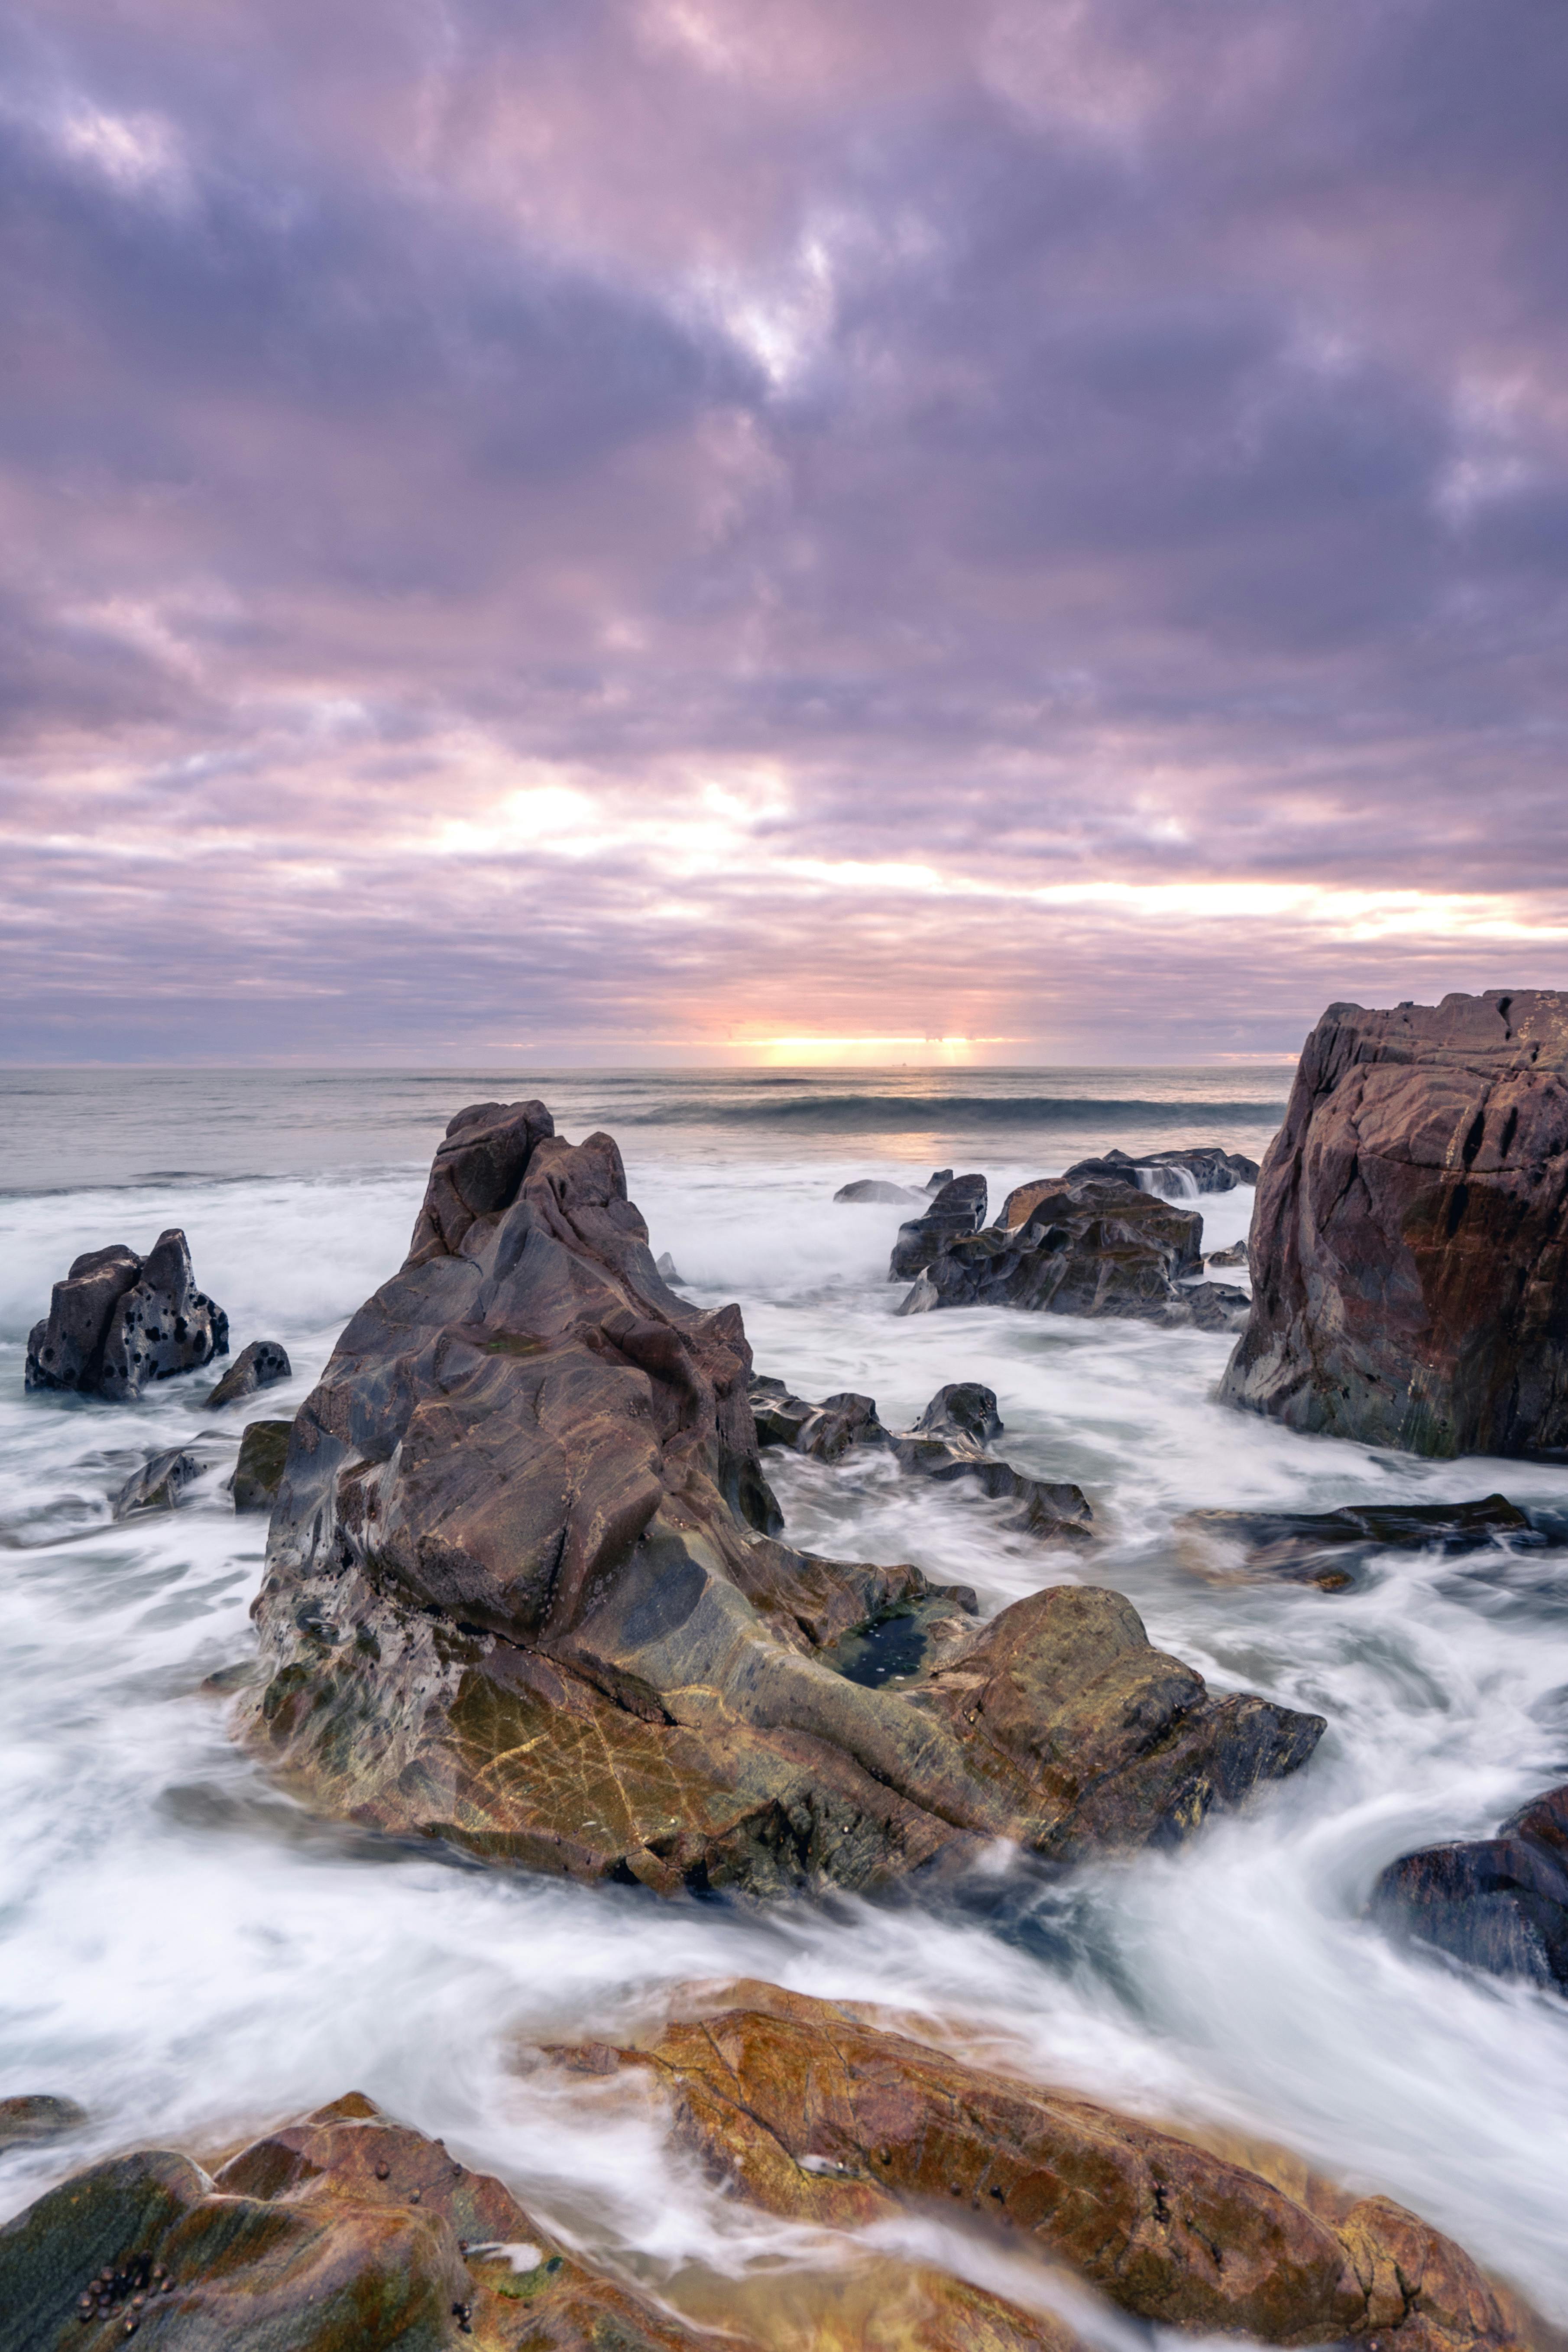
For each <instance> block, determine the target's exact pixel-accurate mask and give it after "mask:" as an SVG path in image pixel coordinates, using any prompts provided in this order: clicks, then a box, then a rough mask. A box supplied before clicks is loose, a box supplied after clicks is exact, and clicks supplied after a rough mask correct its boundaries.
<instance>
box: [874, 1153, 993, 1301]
mask: <svg viewBox="0 0 1568 2352" xmlns="http://www.w3.org/2000/svg"><path fill="white" fill-rule="evenodd" d="M985 1222H986V1180H985V1178H984V1177H983V1176H955V1177H954V1178H953V1179H952V1180H951V1181H950V1182H948V1183H946V1184H944V1185H943V1187H942V1190H941V1191H940V1192H938V1193H937V1194H936V1199H935V1200H934V1201H933V1202H932V1203H931V1206H930V1207H929V1209H927V1211H926V1212H925V1215H924V1216H923V1217H911V1218H910V1219H909V1221H908V1222H907V1223H905V1224H902V1225H900V1227H899V1229H898V1239H897V1240H896V1241H895V1242H894V1244H893V1256H892V1259H891V1260H890V1262H889V1265H888V1270H887V1271H888V1280H889V1281H890V1282H907V1281H908V1279H909V1277H910V1276H911V1275H912V1274H918V1273H919V1272H920V1269H921V1267H922V1266H924V1265H930V1263H931V1261H932V1259H933V1258H934V1257H935V1256H936V1255H937V1254H938V1252H939V1251H941V1250H943V1249H945V1248H946V1245H947V1244H948V1243H949V1242H950V1241H952V1240H953V1239H954V1238H955V1237H956V1235H957V1234H973V1233H977V1232H978V1231H979V1229H980V1227H981V1226H982V1225H983V1224H984V1223H985Z"/></svg>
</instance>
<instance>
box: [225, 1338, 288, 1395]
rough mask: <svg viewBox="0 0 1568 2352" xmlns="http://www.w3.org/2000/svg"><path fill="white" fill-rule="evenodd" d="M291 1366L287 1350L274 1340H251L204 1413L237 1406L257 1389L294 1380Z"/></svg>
mask: <svg viewBox="0 0 1568 2352" xmlns="http://www.w3.org/2000/svg"><path fill="white" fill-rule="evenodd" d="M293 1374H294V1367H293V1365H292V1364H291V1363H290V1362H289V1360H288V1355H287V1349H283V1348H280V1347H279V1346H278V1344H277V1340H276V1339H253V1340H252V1341H251V1343H250V1345H249V1347H248V1348H242V1349H240V1351H239V1354H238V1355H237V1356H236V1357H235V1360H234V1362H233V1363H232V1364H231V1365H230V1366H229V1368H228V1370H227V1371H226V1372H225V1374H224V1376H223V1379H222V1380H221V1381H219V1382H218V1384H217V1387H216V1388H215V1389H214V1391H213V1392H212V1394H211V1396H210V1397H209V1398H208V1399H207V1402H206V1410H207V1411H208V1412H211V1411H212V1409H213V1407H214V1405H225V1404H237V1403H238V1402H239V1401H240V1399H241V1398H242V1397H247V1396H254V1395H255V1394H256V1391H257V1389H270V1388H274V1387H276V1386H277V1382H278V1381H287V1380H290V1379H292V1378H293Z"/></svg>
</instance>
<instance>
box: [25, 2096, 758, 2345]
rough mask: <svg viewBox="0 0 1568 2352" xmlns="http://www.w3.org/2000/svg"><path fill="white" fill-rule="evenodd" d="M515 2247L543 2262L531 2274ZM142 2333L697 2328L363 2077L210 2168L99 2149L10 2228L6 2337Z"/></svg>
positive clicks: (467, 2336) (240, 2339)
mask: <svg viewBox="0 0 1568 2352" xmlns="http://www.w3.org/2000/svg"><path fill="white" fill-rule="evenodd" d="M508 2250H516V2252H517V2254H518V2255H519V2256H520V2255H522V2254H525V2253H531V2254H533V2255H534V2257H535V2260H534V2262H533V2263H532V2264H531V2265H530V2266H525V2267H524V2268H523V2269H521V2270H518V2269H517V2268H515V2267H514V2261H513V2258H512V2253H511V2252H509V2251H508ZM131 2336H135V2337H136V2338H137V2339H138V2352H141V2345H142V2344H145V2345H147V2346H148V2347H160V2346H162V2347H169V2352H382V2347H387V2352H390V2347H392V2346H394V2345H395V2346H396V2347H398V2352H436V2347H460V2346H464V2345H472V2346H475V2347H482V2348H483V2352H522V2347H525V2346H527V2347H530V2352H532V2347H559V2352H578V2348H579V2347H580V2348H581V2352H622V2347H624V2352H644V2347H648V2352H676V2347H683V2348H684V2347H694V2352H695V2346H696V2345H697V2344H698V2343H699V2342H700V2341H702V2338H701V2337H700V2336H697V2335H696V2334H695V2333H694V2332H693V2331H690V2330H688V2329H687V2328H685V2326H682V2325H681V2324H680V2323H679V2322H678V2321H676V2320H674V2318H672V2317H671V2316H670V2315H668V2314H667V2313H664V2312H663V2311H660V2310H657V2309H656V2308H654V2307H653V2305H650V2304H646V2303H644V2302H643V2299H642V2298H641V2297H639V2296H637V2295H635V2294H632V2293H630V2292H629V2291H628V2290H627V2289H625V2288H624V2287H622V2286H621V2285H619V2284H616V2283H614V2282H613V2281H612V2280H610V2279H607V2278H604V2277H601V2276H596V2275H594V2274H593V2273H591V2272H590V2271H588V2270H586V2269H584V2268H583V2267H582V2266H581V2265H580V2263H576V2262H574V2261H573V2260H572V2259H571V2257H570V2255H568V2254H566V2253H565V2252H563V2251H562V2250H561V2249H559V2248H558V2247H557V2246H555V2245H554V2244H553V2243H552V2242H551V2241H550V2240H549V2237H548V2236H546V2235H545V2233H544V2232H542V2231H539V2230H538V2227H537V2226H536V2225H535V2223H534V2222H533V2221H530V2220H529V2218H528V2214H527V2213H526V2212H524V2210H523V2209H522V2207H521V2206H520V2205H518V2204H517V2200H516V2199H515V2198H513V2197H512V2195H511V2194H510V2192H509V2191H508V2190H507V2189H505V2188H503V2187H502V2185H501V2183H500V2182H499V2181H498V2180H496V2179H491V2178H490V2177H489V2176H488V2175H487V2174H484V2173H473V2172H469V2171H468V2170H466V2168H465V2167H464V2166H463V2165H462V2164H460V2163H457V2162H455V2160H454V2158H451V2157H450V2156H449V2155H448V2154H447V2152H446V2150H445V2148H444V2147H443V2146H442V2145H441V2143H440V2142H439V2141H435V2140H430V2139H426V2138H425V2137H424V2136H423V2133H420V2132H416V2131H413V2130H410V2129H409V2128H408V2127H407V2126H404V2125H402V2124H398V2123H394V2122H393V2121H392V2118H391V2117H390V2116H385V2115H383V2114H382V2112H381V2110H380V2109H379V2108H377V2107H376V2106H375V2105H373V2104H372V2102H371V2100H369V2099H367V2098H364V2097H363V2096H361V2095H360V2094H358V2093H351V2094H350V2095H349V2096H348V2097H346V2098H343V2099H340V2100H337V2101H335V2102H334V2103H333V2105H330V2106H328V2107H323V2108H320V2109H319V2110H318V2111H317V2113H316V2114H315V2115H313V2116H308V2117H306V2118H305V2119H304V2120H303V2121H302V2122H300V2123H297V2124H291V2125H287V2126H284V2127H283V2128H282V2129H281V2130H278V2131H276V2132H273V2133H271V2134H269V2135H268V2136H267V2137H266V2138H264V2139H261V2140H257V2141H256V2143H255V2144H254V2145H253V2146H252V2147H247V2148H245V2149H244V2150H242V2151H241V2153H240V2154H239V2155H238V2156H236V2157H235V2158H232V2159H231V2160H230V2161H229V2162H228V2163H227V2164H225V2166H224V2167H223V2168H222V2169H221V2170H220V2171H218V2172H217V2173H216V2174H215V2175H214V2176H212V2177H209V2176H208V2175H207V2174H206V2173H204V2171H202V2169H201V2168H199V2167H198V2166H197V2165H195V2164H193V2163H192V2162H191V2161H190V2159H189V2158H186V2157H184V2156H183V2155H180V2154H177V2153H176V2152H174V2151H172V2150H168V2149H163V2150H151V2151H143V2152H141V2153H138V2154H135V2155H131V2156H124V2157H119V2158H113V2159H111V2160H110V2162H108V2163H105V2164H99V2165H95V2166H94V2167H93V2168H91V2169H90V2170H89V2171H86V2172H82V2173H78V2174H77V2175H76V2177H75V2178H74V2179H69V2180H66V2181H64V2182H62V2183H61V2184H60V2186H59V2187H58V2188H57V2189H51V2190H50V2191H49V2192H48V2193H47V2195H46V2196H44V2197H41V2198H40V2199H39V2200H38V2201H37V2203H36V2204H35V2205H33V2206H31V2207H30V2208H29V2209H28V2210H27V2211H26V2212H25V2213H23V2214H21V2215H19V2216H18V2217H17V2219H16V2221H12V2222H10V2223H9V2224H8V2225H7V2226H6V2227H5V2229H3V2230H0V2352H64V2347H68V2346H73V2347H83V2352H96V2347H99V2346H104V2345H109V2344H110V2343H112V2344H116V2345H118V2344H120V2343H122V2342H124V2341H125V2340H126V2339H127V2338H128V2337H131ZM741 2341H742V2345H743V2352H744V2345H745V2339H744V2338H742V2339H741Z"/></svg>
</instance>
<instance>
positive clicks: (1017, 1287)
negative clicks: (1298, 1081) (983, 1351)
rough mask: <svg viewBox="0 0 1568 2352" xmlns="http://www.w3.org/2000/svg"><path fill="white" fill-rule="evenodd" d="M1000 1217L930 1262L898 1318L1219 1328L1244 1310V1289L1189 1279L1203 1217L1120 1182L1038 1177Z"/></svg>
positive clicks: (1195, 1267) (1198, 1268) (1198, 1259)
mask: <svg viewBox="0 0 1568 2352" xmlns="http://www.w3.org/2000/svg"><path fill="white" fill-rule="evenodd" d="M1003 1214H1004V1222H1003V1223H1000V1224H997V1225H991V1226H988V1227H987V1228H986V1229H985V1231H984V1232H981V1233H977V1234H969V1235H959V1236H958V1237H957V1238H956V1239H953V1240H950V1241H949V1242H948V1243H947V1244H946V1246H945V1247H944V1248H943V1249H942V1250H941V1251H940V1252H939V1253H937V1254H935V1255H932V1256H931V1257H930V1259H929V1260H928V1261H927V1263H926V1264H925V1267H924V1270H923V1271H922V1273H921V1275H920V1277H919V1279H918V1280H917V1281H916V1283H915V1286H914V1288H913V1289H912V1290H911V1291H910V1293H909V1295H908V1297H906V1298H905V1299H904V1301H903V1303H902V1305H901V1306H900V1307H899V1310H898V1311H899V1313H900V1314H901V1315H919V1314H925V1313H927V1312H929V1311H930V1310H931V1309H932V1308H934V1307H978V1306H988V1307H1024V1308H1028V1309H1030V1310H1033V1311H1035V1312H1040V1311H1045V1312H1049V1313H1051V1314H1056V1315H1085V1316H1094V1317H1100V1318H1107V1317H1117V1318H1131V1319H1134V1320H1136V1321H1139V1322H1152V1323H1159V1324H1163V1325H1165V1326H1166V1327H1167V1328H1171V1329H1182V1328H1188V1329H1191V1328H1196V1329H1198V1330H1217V1329H1218V1330H1224V1329H1228V1328H1233V1327H1234V1326H1235V1325H1236V1324H1237V1323H1238V1322H1239V1321H1240V1320H1242V1319H1244V1318H1245V1316H1246V1314H1247V1312H1248V1305H1249V1302H1248V1298H1247V1294H1246V1292H1245V1291H1243V1290H1236V1289H1231V1288H1229V1287H1228V1286H1227V1285H1224V1284H1221V1283H1206V1282H1203V1281H1202V1280H1201V1279H1197V1280H1192V1279H1188V1277H1194V1276H1201V1272H1202V1266H1203V1259H1202V1255H1201V1254H1200V1249H1199V1244H1200V1241H1201V1237H1202V1234H1203V1220H1202V1218H1201V1217H1200V1216H1199V1215H1198V1214H1197V1213H1196V1212H1195V1211H1193V1210H1190V1209H1182V1208H1177V1207H1176V1206H1174V1205H1173V1203H1172V1202H1168V1201H1165V1200H1162V1199H1160V1198H1159V1197H1158V1196H1157V1195H1156V1194H1155V1193H1152V1192H1140V1191H1138V1189H1137V1188H1136V1187H1135V1186H1134V1185H1132V1184H1129V1183H1126V1182H1124V1181H1123V1180H1122V1179H1121V1178H1119V1177H1118V1178H1113V1179H1109V1180H1098V1179H1096V1180H1092V1181H1085V1182H1082V1183H1070V1182H1069V1181H1068V1180H1067V1179H1066V1178H1065V1177H1056V1178H1051V1179H1044V1178H1042V1179H1041V1180H1040V1181H1039V1182H1037V1183H1033V1184H1028V1185H1023V1186H1020V1187H1019V1189H1018V1190H1017V1191H1015V1192H1012V1193H1009V1197H1008V1202H1007V1206H1006V1209H1005V1210H1004V1213H1003ZM1014 1216H1016V1218H1017V1223H1008V1222H1006V1220H1007V1219H1008V1218H1009V1217H1014Z"/></svg>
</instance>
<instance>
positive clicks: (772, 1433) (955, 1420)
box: [751, 1379, 1094, 1542]
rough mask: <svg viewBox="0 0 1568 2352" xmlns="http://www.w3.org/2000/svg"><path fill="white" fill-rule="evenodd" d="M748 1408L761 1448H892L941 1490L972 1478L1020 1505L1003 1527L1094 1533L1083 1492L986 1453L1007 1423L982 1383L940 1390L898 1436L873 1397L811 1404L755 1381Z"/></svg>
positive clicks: (834, 1452) (779, 1386) (834, 1454)
mask: <svg viewBox="0 0 1568 2352" xmlns="http://www.w3.org/2000/svg"><path fill="white" fill-rule="evenodd" d="M751 1405H752V1412H753V1413H754V1415H755V1416H756V1421H757V1437H758V1444H760V1445H784V1446H788V1447H789V1449H790V1451H791V1452H793V1453H796V1454H812V1455H814V1456H815V1457H816V1458H817V1459H818V1460H819V1461H824V1462H836V1461H838V1460H839V1459H841V1456H842V1455H843V1454H846V1453H848V1451H849V1449H850V1447H851V1446H852V1445H875V1446H888V1445H891V1446H892V1448H893V1450H894V1454H895V1455H896V1456H897V1460H898V1465H899V1467H900V1469H901V1470H906V1471H908V1472H909V1473H910V1474H911V1475H915V1476H918V1477H923V1478H936V1479H938V1480H940V1481H941V1482H942V1483H943V1484H944V1485H948V1484H951V1483H952V1482H953V1481H954V1480H956V1479H959V1478H965V1479H972V1480H973V1481H974V1483H975V1485H976V1486H977V1488H978V1490H979V1491H980V1493H981V1494H983V1495H985V1496H988V1498H989V1499H990V1500H991V1501H993V1502H1011V1503H1014V1504H1016V1506H1017V1508H1016V1509H1015V1510H1013V1511H1012V1512H1010V1513H1009V1514H1008V1515H1007V1516H1006V1517H1004V1519H1003V1521H1002V1524H1003V1525H1004V1526H1011V1527H1017V1528H1027V1529H1028V1530H1029V1532H1030V1534H1031V1535H1043V1536H1048V1537H1052V1538H1055V1537H1062V1536H1065V1537H1068V1538H1071V1539H1072V1540H1073V1541H1075V1542H1076V1541H1079V1540H1081V1539H1085V1538H1088V1537H1090V1536H1092V1533H1093V1528H1092V1525H1091V1522H1092V1518H1093V1516H1094V1515H1093V1513H1092V1510H1091V1508H1090V1507H1089V1503H1088V1500H1087V1498H1086V1497H1085V1496H1084V1494H1083V1490H1082V1487H1080V1486H1069V1485H1067V1484H1065V1483H1053V1482H1051V1481H1050V1480H1047V1479H1043V1478H1030V1477H1028V1476H1026V1475H1025V1474H1024V1473H1023V1472H1022V1471H1021V1470H1015V1469H1014V1468H1013V1467H1012V1465H1011V1464H1010V1463H1007V1462H998V1461H995V1460H994V1459H993V1458H992V1457H991V1456H990V1455H989V1454H987V1453H986V1451H985V1447H986V1444H987V1440H988V1436H989V1435H990V1434H992V1433H995V1434H996V1435H998V1436H999V1435H1000V1434H1001V1427H1002V1424H1001V1419H1000V1416H999V1415H998V1412H997V1400H996V1396H995V1394H994V1392H993V1391H991V1390H990V1389H988V1388H983V1387H982V1386H981V1385H980V1383H979V1382H978V1381H956V1382H954V1383H953V1384H952V1385H951V1386H950V1387H948V1388H945V1389H939V1390H938V1391H937V1392H936V1395H935V1396H934V1397H933V1398H932V1400H931V1402H930V1403H929V1404H928V1405H927V1406H926V1408H925V1412H923V1413H922V1414H921V1416H920V1419H919V1420H918V1421H917V1422H916V1423H915V1427H914V1428H913V1429H910V1430H904V1431H902V1432H900V1433H897V1434H896V1435H890V1434H889V1433H888V1432H887V1431H886V1430H885V1429H884V1428H883V1425H882V1423H881V1422H880V1421H879V1420H878V1418H877V1411H876V1402H875V1400H874V1399H873V1398H872V1397H862V1396H853V1395H844V1396H836V1397H828V1398H826V1399H825V1400H824V1402H822V1403H821V1404H820V1405H818V1404H810V1403H808V1402H807V1401H806V1399H805V1398H804V1397H798V1396H792V1395H791V1394H790V1393H789V1390H788V1389H787V1388H786V1387H785V1385H784V1383H783V1381H768V1380H755V1379H754V1380H753V1381H752V1384H751Z"/></svg>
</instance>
